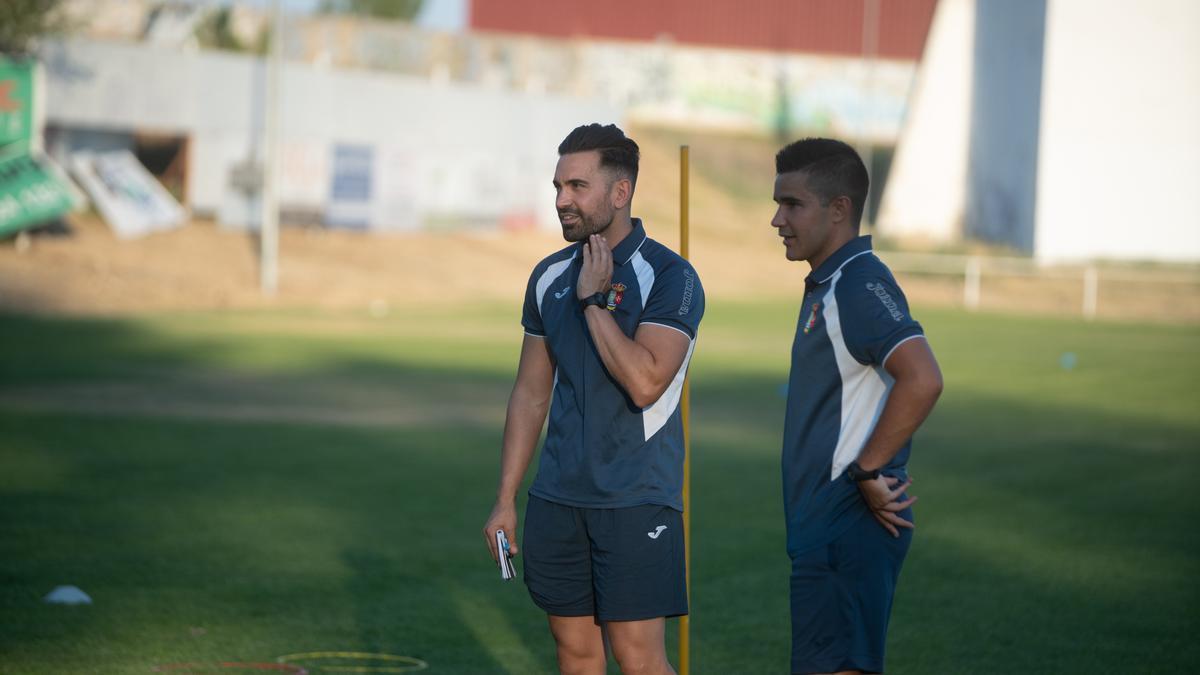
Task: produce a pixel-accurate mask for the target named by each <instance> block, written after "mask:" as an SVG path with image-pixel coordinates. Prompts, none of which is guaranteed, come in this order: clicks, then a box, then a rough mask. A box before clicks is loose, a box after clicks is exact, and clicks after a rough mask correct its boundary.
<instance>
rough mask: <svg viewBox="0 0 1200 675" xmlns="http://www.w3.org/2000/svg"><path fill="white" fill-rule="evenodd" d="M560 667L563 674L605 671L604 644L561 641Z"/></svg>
mask: <svg viewBox="0 0 1200 675" xmlns="http://www.w3.org/2000/svg"><path fill="white" fill-rule="evenodd" d="M558 669H559V670H560V671H561V672H562V673H563V675H576V674H578V675H583V674H584V673H587V674H589V675H590V674H591V673H603V672H604V670H605V657H604V646H603V644H600V645H598V646H597V645H593V644H591V643H584V642H576V643H567V644H564V643H561V642H560V643H559V644H558Z"/></svg>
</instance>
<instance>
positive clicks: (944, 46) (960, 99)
mask: <svg viewBox="0 0 1200 675" xmlns="http://www.w3.org/2000/svg"><path fill="white" fill-rule="evenodd" d="M974 26H975V2H974V0H941V2H939V3H938V6H937V11H936V12H935V14H934V16H933V25H932V27H931V28H930V30H929V40H928V41H927V42H926V43H925V55H924V56H923V57H922V59H921V66H920V68H919V70H918V71H917V76H916V83H915V86H914V87H913V94H912V101H911V102H910V104H909V108H908V115H907V117H906V118H905V120H904V127H903V131H902V132H901V134H900V142H899V144H898V146H897V148H896V156H895V159H894V160H893V161H892V169H891V172H890V175H889V176H888V183H887V187H886V188H885V190H884V193H883V199H882V201H881V203H880V207H879V218H878V222H877V223H876V224H877V225H878V227H879V231H880V232H881V233H883V234H886V235H888V236H892V237H899V238H902V239H920V240H925V241H931V242H937V243H946V242H952V241H957V240H959V239H960V238H961V236H962V227H963V212H964V210H965V208H966V206H965V205H966V193H965V190H966V181H967V178H966V175H967V152H968V137H969V133H970V119H971V81H972V77H973V74H974V73H973V68H972V54H973V53H974V45H975V30H974ZM872 179H874V176H872Z"/></svg>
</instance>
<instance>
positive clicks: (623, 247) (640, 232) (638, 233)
mask: <svg viewBox="0 0 1200 675" xmlns="http://www.w3.org/2000/svg"><path fill="white" fill-rule="evenodd" d="M644 241H646V228H644V227H642V219H641V218H634V219H633V229H632V230H630V231H629V234H627V235H625V238H624V239H622V240H621V243H619V244H617V247H616V248H614V249H613V252H612V256H613V262H614V263H616V264H618V265H624V264H626V263H628V262H629V259H630V258H632V257H633V254H634V253H637V252H638V249H639V248H641V247H642V242H644Z"/></svg>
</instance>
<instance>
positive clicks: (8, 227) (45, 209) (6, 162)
mask: <svg viewBox="0 0 1200 675" xmlns="http://www.w3.org/2000/svg"><path fill="white" fill-rule="evenodd" d="M74 206H75V198H74V195H73V194H72V192H71V188H70V186H68V185H67V183H66V182H65V181H64V180H63V179H62V178H60V176H59V173H58V171H57V170H56V169H55V167H54V165H52V164H51V163H50V161H49V160H48V159H46V158H44V157H35V156H34V155H30V154H28V153H26V152H0V236H4V235H8V234H12V233H13V232H17V231H20V230H23V229H25V228H28V227H33V226H34V225H38V224H41V223H44V222H46V221H50V220H54V219H55V218H58V217H59V216H61V215H63V214H64V213H66V212H67V211H70V210H71V209H72V208H74Z"/></svg>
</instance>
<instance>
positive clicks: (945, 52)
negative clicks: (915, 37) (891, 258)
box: [879, 0, 1200, 262]
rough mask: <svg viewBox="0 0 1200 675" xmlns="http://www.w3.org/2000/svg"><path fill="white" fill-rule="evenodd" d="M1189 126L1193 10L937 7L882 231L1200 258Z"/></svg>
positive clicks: (1197, 32) (1197, 8)
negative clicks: (965, 102)
mask: <svg viewBox="0 0 1200 675" xmlns="http://www.w3.org/2000/svg"><path fill="white" fill-rule="evenodd" d="M968 69H969V71H968ZM965 71H967V72H965ZM964 101H968V103H967V104H964ZM1198 120H1200V3H1197V2H1194V1H1193V0H1153V2H1142V3H1129V2H1124V1H1122V0H1095V1H1093V0H1023V1H1022V2H1007V1H1005V0H943V1H942V2H941V3H940V4H939V6H938V11H937V14H936V15H935V17H934V25H933V28H932V30H931V34H930V41H929V44H928V45H927V48H926V53H925V57H924V61H923V63H922V65H921V69H920V72H919V73H918V78H917V86H916V90H915V94H914V100H913V103H912V105H911V107H910V114H909V117H908V119H907V120H906V121H905V126H904V130H903V132H902V134H901V138H900V142H899V145H898V147H897V152H896V159H895V162H894V163H893V165H892V174H891V176H890V177H889V180H888V185H887V189H886V192H885V194H884V197H883V203H882V209H881V213H880V217H879V228H880V232H881V233H883V234H886V235H890V236H895V237H899V238H907V239H921V240H933V241H935V242H940V243H952V242H956V241H963V240H983V241H988V242H994V243H1000V244H1004V245H1007V246H1009V247H1011V248H1013V249H1016V250H1019V251H1023V252H1026V253H1031V254H1033V255H1034V256H1035V257H1037V258H1039V259H1043V260H1084V259H1095V258H1111V259H1123V260H1159V261H1188V262H1196V261H1200V214H1198V212H1197V204H1196V202H1195V199H1194V195H1195V194H1196V193H1197V186H1200V122H1198Z"/></svg>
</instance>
